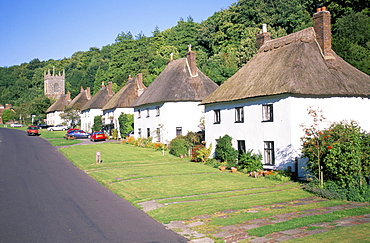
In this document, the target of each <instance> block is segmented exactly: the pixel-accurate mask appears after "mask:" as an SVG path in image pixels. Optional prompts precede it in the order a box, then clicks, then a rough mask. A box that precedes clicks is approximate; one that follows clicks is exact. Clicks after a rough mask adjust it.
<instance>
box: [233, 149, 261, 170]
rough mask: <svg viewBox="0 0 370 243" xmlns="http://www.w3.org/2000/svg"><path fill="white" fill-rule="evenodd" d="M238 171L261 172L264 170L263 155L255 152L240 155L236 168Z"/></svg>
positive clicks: (249, 151)
mask: <svg viewBox="0 0 370 243" xmlns="http://www.w3.org/2000/svg"><path fill="white" fill-rule="evenodd" d="M236 168H238V171H242V172H244V173H248V172H251V171H259V170H262V169H263V164H262V154H255V153H253V150H252V149H250V150H248V151H246V152H245V151H243V152H242V153H241V154H240V155H239V159H238V164H237V166H236Z"/></svg>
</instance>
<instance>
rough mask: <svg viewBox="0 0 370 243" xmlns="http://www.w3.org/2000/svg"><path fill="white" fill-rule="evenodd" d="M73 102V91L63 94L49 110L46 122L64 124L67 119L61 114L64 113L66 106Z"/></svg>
mask: <svg viewBox="0 0 370 243" xmlns="http://www.w3.org/2000/svg"><path fill="white" fill-rule="evenodd" d="M69 103H71V93H70V92H69V91H68V92H67V94H63V95H61V96H60V97H59V98H58V99H57V100H56V101H55V102H54V103H53V104H52V105H51V106H50V107H49V108H48V109H47V110H46V123H47V124H48V125H58V124H63V123H65V122H66V121H65V120H64V119H62V117H61V116H60V115H61V114H63V113H64V111H65V109H66V107H67V106H68V105H69Z"/></svg>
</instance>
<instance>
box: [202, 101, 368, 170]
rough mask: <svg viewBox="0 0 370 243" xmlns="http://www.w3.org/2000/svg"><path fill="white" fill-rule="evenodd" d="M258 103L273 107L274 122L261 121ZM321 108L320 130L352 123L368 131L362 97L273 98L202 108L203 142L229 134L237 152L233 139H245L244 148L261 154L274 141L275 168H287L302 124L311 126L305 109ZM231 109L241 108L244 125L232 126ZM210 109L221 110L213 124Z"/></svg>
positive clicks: (296, 149) (295, 153)
mask: <svg viewBox="0 0 370 243" xmlns="http://www.w3.org/2000/svg"><path fill="white" fill-rule="evenodd" d="M262 104H273V113H274V121H273V122H262ZM310 106H312V108H313V109H314V110H318V109H321V110H322V111H323V113H322V114H323V115H324V117H325V118H326V121H327V122H326V123H323V124H322V128H325V127H328V126H329V125H330V122H339V121H342V120H356V121H358V122H359V125H360V126H361V127H362V128H363V129H365V130H367V131H370V115H369V113H368V112H367V110H368V108H369V107H370V100H369V99H364V98H346V97H332V98H298V97H290V96H274V97H266V98H260V99H248V100H243V101H234V102H223V103H218V104H209V105H206V108H205V111H206V116H205V124H206V142H207V145H208V146H209V145H210V143H212V145H213V146H212V147H213V149H214V148H215V145H216V139H218V138H219V137H221V136H224V135H225V134H228V135H230V136H231V137H232V138H233V140H232V144H233V146H234V148H236V149H237V140H245V142H246V149H253V150H254V152H261V154H262V155H263V152H264V143H263V142H264V141H274V145H275V159H276V160H275V166H274V167H271V166H266V168H271V169H276V168H282V167H287V166H291V167H292V168H293V170H294V166H293V160H294V158H296V157H299V156H300V149H301V145H300V144H301V143H300V138H301V137H302V136H303V135H304V133H303V127H302V125H305V126H306V127H308V126H310V125H311V124H312V118H311V117H310V116H309V115H308V112H307V109H308V108H309V107H310ZM235 107H244V123H235V110H234V108H235ZM214 109H220V110H221V123H220V124H214V111H213V110H214Z"/></svg>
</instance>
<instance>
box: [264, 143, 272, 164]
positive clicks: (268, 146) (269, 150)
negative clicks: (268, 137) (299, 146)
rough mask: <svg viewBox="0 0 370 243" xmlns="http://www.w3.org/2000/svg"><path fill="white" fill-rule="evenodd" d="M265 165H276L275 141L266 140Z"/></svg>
mask: <svg viewBox="0 0 370 243" xmlns="http://www.w3.org/2000/svg"><path fill="white" fill-rule="evenodd" d="M264 143H265V148H264V151H265V156H264V159H265V165H275V152H274V150H275V149H274V142H273V141H265V142H264Z"/></svg>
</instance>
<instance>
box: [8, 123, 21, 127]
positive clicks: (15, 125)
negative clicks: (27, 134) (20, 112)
mask: <svg viewBox="0 0 370 243" xmlns="http://www.w3.org/2000/svg"><path fill="white" fill-rule="evenodd" d="M10 127H23V124H20V123H12V124H10Z"/></svg>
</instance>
